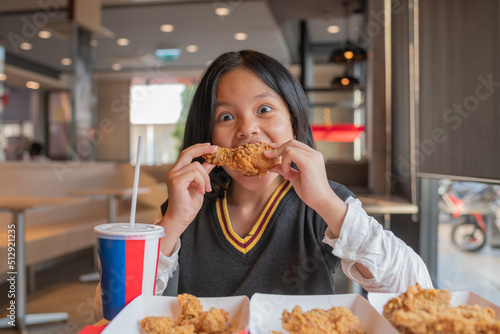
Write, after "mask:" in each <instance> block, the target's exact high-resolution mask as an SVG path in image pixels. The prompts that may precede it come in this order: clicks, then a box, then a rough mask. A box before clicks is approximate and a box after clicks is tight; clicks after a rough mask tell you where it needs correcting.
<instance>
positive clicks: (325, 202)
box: [264, 140, 347, 237]
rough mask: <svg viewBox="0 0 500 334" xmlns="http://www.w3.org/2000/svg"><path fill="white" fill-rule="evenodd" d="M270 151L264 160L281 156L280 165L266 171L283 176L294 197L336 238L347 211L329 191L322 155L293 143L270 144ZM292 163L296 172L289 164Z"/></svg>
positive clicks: (299, 143) (345, 206) (344, 204)
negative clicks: (289, 184) (323, 223)
mask: <svg viewBox="0 0 500 334" xmlns="http://www.w3.org/2000/svg"><path fill="white" fill-rule="evenodd" d="M270 146H271V147H272V148H273V150H270V151H265V152H264V155H265V156H266V157H268V158H277V157H281V164H278V165H276V166H274V167H273V168H271V169H270V170H269V171H270V172H274V173H278V174H281V175H283V177H284V178H285V179H287V180H290V182H291V183H292V184H293V188H294V189H295V192H296V193H297V195H298V196H299V197H300V198H301V199H302V200H303V201H304V202H305V203H306V204H307V205H308V206H309V207H311V208H312V209H313V210H314V211H316V212H317V213H318V214H319V215H320V216H321V217H322V218H323V219H324V220H325V222H326V224H327V225H328V227H329V228H330V231H331V232H332V233H333V234H334V236H336V237H338V236H339V234H340V229H341V227H342V224H343V223H344V218H345V215H346V212H347V204H346V203H345V202H344V201H342V200H341V199H340V198H339V197H338V196H337V194H335V192H334V191H333V190H332V188H331V187H330V184H329V183H328V177H327V175H326V168H325V161H324V159H323V154H321V153H320V152H318V151H316V150H315V149H313V148H311V147H309V146H307V145H306V144H304V143H302V142H299V141H297V140H290V141H288V142H286V143H284V144H283V145H281V146H280V145H278V144H275V143H272V144H270ZM292 162H294V163H295V164H296V165H297V168H298V170H297V169H294V168H292V167H291V166H290V165H291V163H292Z"/></svg>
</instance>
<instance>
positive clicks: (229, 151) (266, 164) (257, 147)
mask: <svg viewBox="0 0 500 334" xmlns="http://www.w3.org/2000/svg"><path fill="white" fill-rule="evenodd" d="M270 149H271V147H270V146H269V144H268V143H266V142H255V143H251V144H245V145H243V146H239V147H236V148H225V147H220V146H219V147H218V148H217V151H216V152H215V153H213V154H205V155H203V159H205V161H206V162H208V163H211V164H214V165H217V166H228V167H229V168H231V169H233V170H235V171H237V172H238V173H240V174H241V175H259V177H262V176H264V175H266V173H267V171H268V170H269V169H270V168H272V167H274V166H276V165H277V164H278V163H279V161H280V159H279V158H275V159H269V158H267V157H266V156H264V151H266V150H270Z"/></svg>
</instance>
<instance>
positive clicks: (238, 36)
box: [234, 32, 247, 41]
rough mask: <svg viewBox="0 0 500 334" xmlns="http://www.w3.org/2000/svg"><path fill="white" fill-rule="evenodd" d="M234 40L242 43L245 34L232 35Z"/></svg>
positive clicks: (245, 37)
mask: <svg viewBox="0 0 500 334" xmlns="http://www.w3.org/2000/svg"><path fill="white" fill-rule="evenodd" d="M234 39H235V40H237V41H244V40H245V39H247V34H245V33H244V32H239V33H236V34H234Z"/></svg>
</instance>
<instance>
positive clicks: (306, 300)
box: [248, 293, 398, 334]
mask: <svg viewBox="0 0 500 334" xmlns="http://www.w3.org/2000/svg"><path fill="white" fill-rule="evenodd" d="M296 305H298V306H300V307H301V308H302V311H303V312H305V311H309V310H311V309H313V308H321V309H330V308H332V307H333V306H344V307H345V308H347V309H349V310H351V312H352V313H353V314H354V315H355V316H357V317H358V319H359V321H361V323H362V326H363V329H364V330H365V332H366V334H374V333H384V334H391V333H394V334H397V333H398V332H397V331H396V330H395V329H394V327H392V325H391V324H390V323H389V322H388V321H387V320H386V319H384V318H383V317H382V316H381V315H380V314H378V313H377V311H376V310H375V309H374V308H373V307H372V306H371V305H370V303H368V301H367V300H366V299H364V298H363V297H361V296H360V295H357V294H342V295H317V296H290V295H272V294H260V293H256V294H254V295H253V296H252V299H251V300H250V314H251V316H250V323H249V327H248V328H249V330H250V333H252V334H259V333H262V334H269V333H273V331H276V332H280V331H282V332H283V333H287V332H286V331H284V330H283V327H282V325H281V316H282V314H283V310H285V309H286V310H288V311H289V312H291V311H292V309H293V308H294V307H295V306H296Z"/></svg>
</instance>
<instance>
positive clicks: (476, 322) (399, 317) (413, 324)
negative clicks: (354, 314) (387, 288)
mask: <svg viewBox="0 0 500 334" xmlns="http://www.w3.org/2000/svg"><path fill="white" fill-rule="evenodd" d="M450 296H451V295H450V292H449V291H448V290H437V289H422V288H421V287H420V285H419V284H418V283H417V284H416V285H415V286H410V287H409V288H408V291H407V292H405V293H403V294H401V295H399V296H398V297H395V298H392V299H391V300H389V301H388V302H387V304H386V305H385V306H384V312H383V315H384V317H385V318H386V319H387V320H389V322H391V323H392V324H393V325H394V327H396V328H397V329H398V330H399V331H400V332H401V333H403V334H420V333H422V334H426V333H439V334H451V333H455V334H466V333H484V334H486V333H500V321H495V313H494V312H493V310H492V309H490V308H483V307H480V306H478V305H474V306H471V305H461V306H458V307H453V306H450V305H449V303H450Z"/></svg>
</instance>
